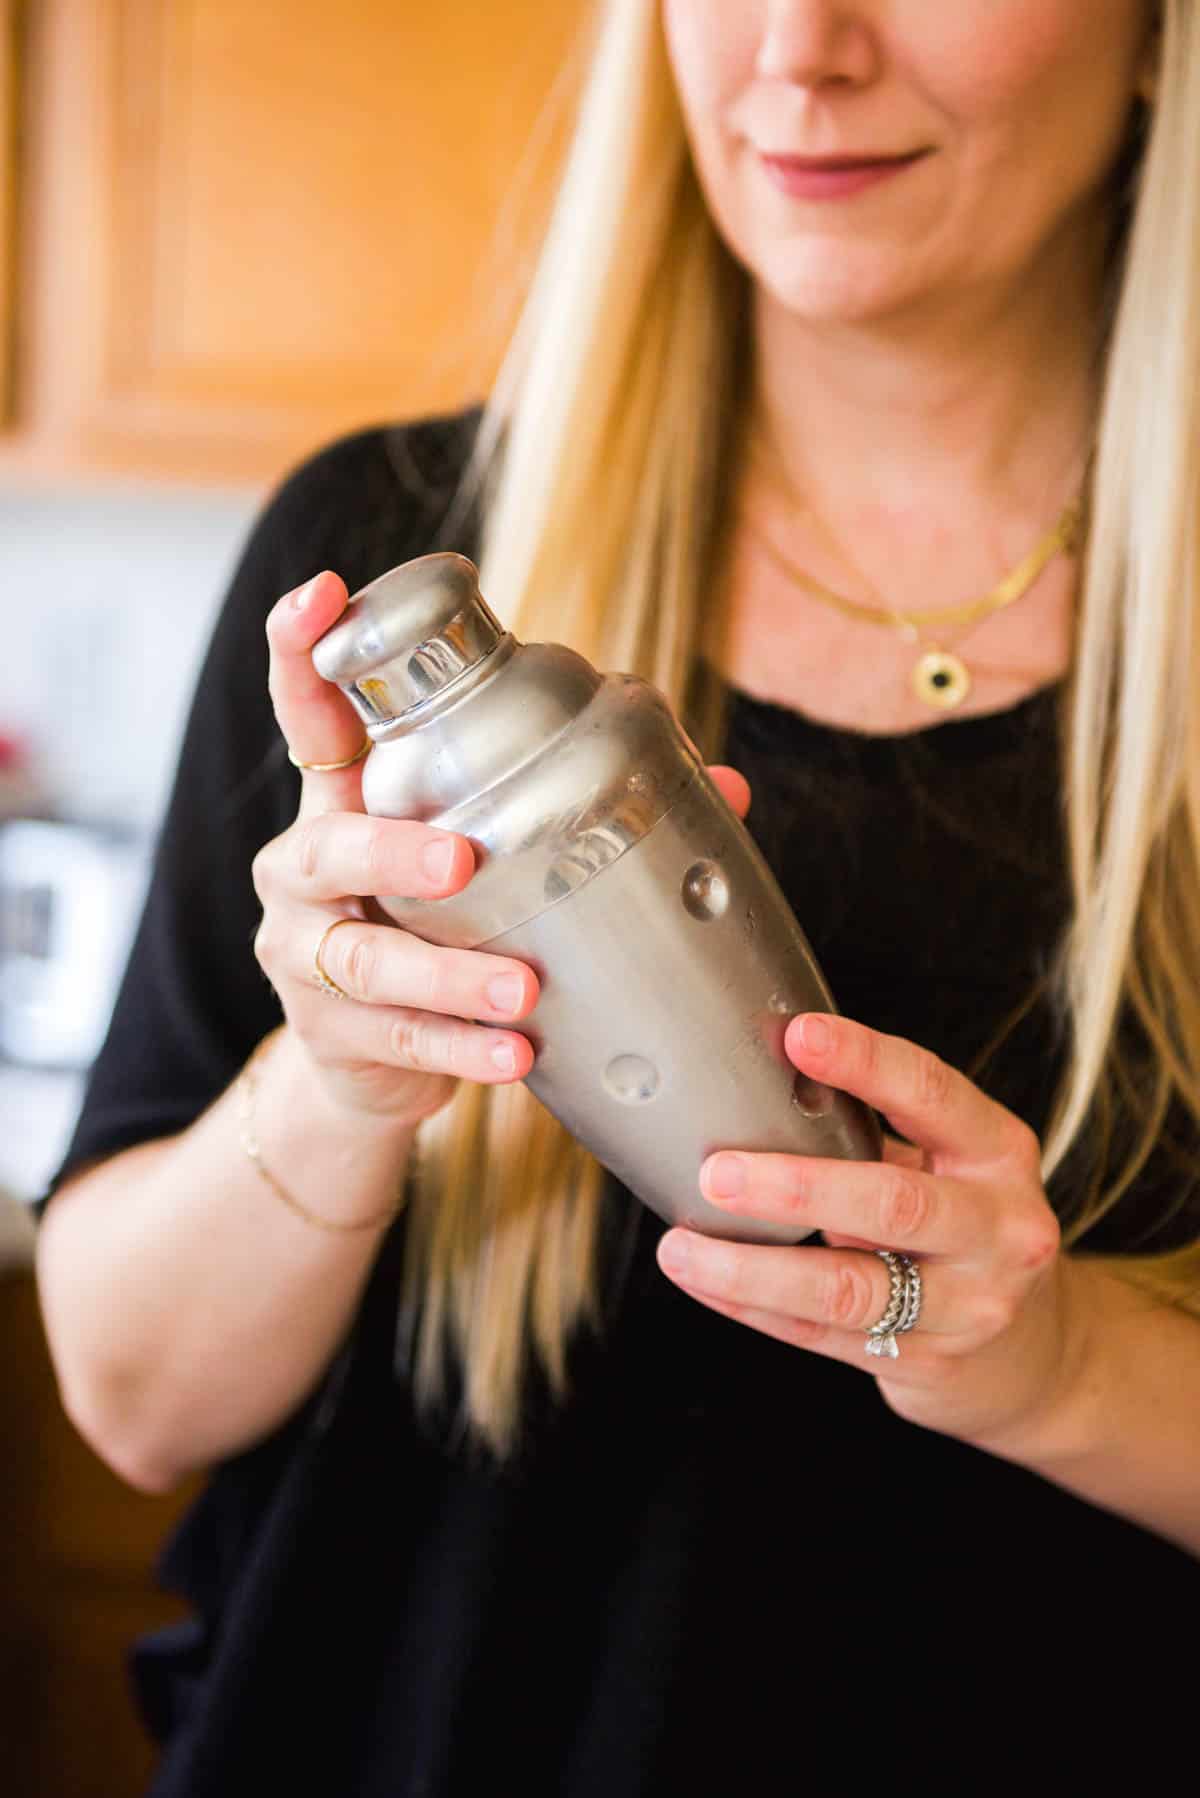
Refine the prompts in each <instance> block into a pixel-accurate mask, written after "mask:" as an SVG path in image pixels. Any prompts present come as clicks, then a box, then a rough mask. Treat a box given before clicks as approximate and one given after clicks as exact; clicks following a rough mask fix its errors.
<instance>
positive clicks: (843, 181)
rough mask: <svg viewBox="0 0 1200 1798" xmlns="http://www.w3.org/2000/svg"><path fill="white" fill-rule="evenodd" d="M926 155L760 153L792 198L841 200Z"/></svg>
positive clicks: (778, 184) (921, 152)
mask: <svg viewBox="0 0 1200 1798" xmlns="http://www.w3.org/2000/svg"><path fill="white" fill-rule="evenodd" d="M925 154H926V151H924V150H914V151H913V152H912V153H911V155H908V156H873V157H850V156H846V157H840V156H839V157H833V156H828V157H819V158H818V157H807V156H770V155H767V154H766V153H765V152H761V151H760V153H759V161H760V162H761V163H762V165H763V168H764V169H765V170H766V173H767V176H768V178H769V179H770V180H771V181H773V182H774V184H775V186H776V187H778V188H779V189H780V191H781V192H783V193H785V194H789V195H790V196H791V197H792V198H793V199H796V200H840V199H845V198H847V197H848V196H849V195H850V194H856V193H859V192H861V191H862V189H863V188H864V187H874V186H875V185H876V184H877V183H878V182H880V181H886V180H887V179H888V177H889V176H890V175H898V174H899V173H900V172H901V170H902V169H907V168H911V167H912V165H913V163H914V162H918V161H919V160H920V159H921V157H922V156H924V155H925Z"/></svg>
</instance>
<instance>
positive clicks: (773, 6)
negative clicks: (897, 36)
mask: <svg viewBox="0 0 1200 1798" xmlns="http://www.w3.org/2000/svg"><path fill="white" fill-rule="evenodd" d="M873 10H874V9H873V8H872V6H870V5H869V4H864V3H863V0H765V4H764V7H763V26H762V38H761V41H760V43H759V49H758V56H757V59H756V68H757V73H758V74H759V76H760V77H765V78H768V79H774V80H777V81H791V82H795V83H796V84H797V85H798V86H801V87H824V86H825V85H826V84H827V83H829V82H853V83H862V82H864V81H867V80H869V79H870V78H871V75H872V73H873V72H874V70H875V68H876V66H877V64H878V61H879V46H878V42H877V38H876V32H875V29H874V25H873V21H872V13H873Z"/></svg>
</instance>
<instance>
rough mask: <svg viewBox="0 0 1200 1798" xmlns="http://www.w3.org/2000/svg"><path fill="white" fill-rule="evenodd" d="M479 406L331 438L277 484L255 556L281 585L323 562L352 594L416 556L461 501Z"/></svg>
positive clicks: (261, 519)
mask: <svg viewBox="0 0 1200 1798" xmlns="http://www.w3.org/2000/svg"><path fill="white" fill-rule="evenodd" d="M481 418H482V407H481V406H479V405H472V406H468V407H464V408H462V409H461V410H458V411H453V412H445V413H431V414H425V415H422V416H419V417H416V418H409V419H401V420H396V421H392V422H387V423H379V424H374V425H369V426H364V427H361V428H359V429H356V430H354V431H349V432H346V433H344V434H342V435H341V436H338V437H335V438H332V439H330V440H329V441H328V442H326V443H323V444H321V445H320V446H319V447H318V448H316V449H314V450H312V451H311V452H310V453H309V454H307V455H305V456H304V457H302V458H301V459H300V460H299V461H297V462H296V463H295V464H294V465H293V466H292V467H291V468H290V469H289V470H288V471H287V472H286V473H285V474H284V475H283V476H282V477H281V478H280V479H279V480H278V481H277V483H276V484H275V486H274V488H273V489H272V490H271V491H270V492H269V494H268V496H267V499H266V501H265V503H264V505H263V507H262V509H261V511H260V513H259V515H258V518H257V521H256V524H255V529H254V536H255V538H256V540H257V545H256V546H257V549H258V551H259V552H260V554H263V555H265V556H270V557H271V558H272V559H274V560H276V561H277V562H278V563H279V564H281V565H282V578H283V579H285V580H288V579H289V578H290V576H291V574H292V572H293V571H294V572H295V578H296V581H297V582H299V581H300V580H304V579H307V578H308V576H309V575H310V574H311V573H312V572H313V571H314V569H315V567H316V566H317V565H318V564H319V563H321V562H328V563H329V564H330V565H331V566H334V567H336V568H337V569H338V572H339V573H341V574H342V575H343V576H344V578H346V579H347V581H348V583H349V584H350V585H351V587H352V588H353V586H355V585H357V584H360V583H361V582H362V581H363V580H366V579H369V578H371V575H372V574H373V573H378V572H380V571H381V569H382V568H384V567H387V566H389V565H390V563H394V562H396V561H400V560H403V559H404V557H405V556H407V555H416V554H420V553H421V551H422V550H423V548H425V547H426V539H427V538H428V537H429V536H430V535H431V534H433V533H436V532H437V530H438V529H439V527H440V526H441V525H442V523H443V521H444V520H445V518H446V515H447V513H448V511H449V509H450V508H451V506H452V505H453V504H454V502H455V500H456V498H457V497H458V495H459V490H460V487H461V484H462V477H463V475H464V473H465V472H466V469H467V466H468V462H469V459H470V455H471V450H472V448H473V446H474V442H475V436H476V433H477V430H478V427H479V422H480V419H481Z"/></svg>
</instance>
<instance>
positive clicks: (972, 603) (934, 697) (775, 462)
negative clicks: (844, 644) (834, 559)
mask: <svg viewBox="0 0 1200 1798" xmlns="http://www.w3.org/2000/svg"><path fill="white" fill-rule="evenodd" d="M752 448H753V449H754V450H755V452H756V460H758V462H759V463H760V466H763V467H765V469H766V471H767V473H768V474H769V475H770V477H771V480H772V484H773V485H774V486H775V488H776V490H777V491H778V492H781V493H782V494H783V497H784V498H785V499H787V500H788V501H789V503H790V504H791V505H793V506H794V507H795V508H796V509H797V510H803V509H804V508H803V507H801V506H800V503H799V501H798V499H797V497H796V495H795V492H794V490H793V489H792V487H791V484H790V482H789V481H788V479H787V475H786V472H785V471H784V469H783V462H782V457H781V456H780V455H779V452H778V451H777V450H776V451H774V453H773V455H771V456H767V455H765V454H764V452H763V450H762V448H761V447H760V446H759V445H758V443H757V441H753V442H752ZM1090 472H1091V458H1090V457H1089V459H1088V466H1087V471H1086V472H1085V475H1084V480H1083V486H1082V488H1081V491H1080V493H1079V495H1078V497H1077V498H1076V499H1073V500H1072V501H1071V502H1070V504H1069V505H1066V506H1064V507H1063V509H1062V511H1061V512H1060V513H1059V515H1058V517H1057V518H1056V519H1055V521H1054V523H1053V524H1052V525H1051V526H1050V529H1049V530H1048V531H1047V532H1046V534H1045V535H1044V536H1043V537H1042V538H1040V539H1039V541H1038V542H1037V543H1036V544H1035V545H1034V547H1033V548H1032V549H1031V550H1030V552H1029V554H1028V555H1027V556H1025V557H1024V558H1023V559H1022V560H1021V561H1020V562H1018V563H1017V566H1016V567H1015V568H1014V569H1013V570H1012V571H1011V573H1009V574H1006V575H1005V577H1004V579H1003V580H1002V581H1000V582H998V583H997V585H996V586H995V587H993V588H992V590H991V592H990V593H985V594H984V596H983V598H982V599H976V600H969V601H967V602H966V603H965V604H964V605H961V606H949V607H944V608H941V609H937V610H935V609H932V608H929V609H924V610H918V611H910V612H901V611H899V610H898V609H897V608H896V607H895V606H888V605H884V604H882V603H880V604H879V605H874V606H871V605H861V604H859V603H857V602H856V601H854V600H851V599H845V598H844V597H843V596H842V595H841V594H840V593H835V592H834V591H833V590H832V588H830V587H825V586H823V585H822V584H821V582H820V581H818V580H815V579H814V578H813V576H812V575H810V574H806V573H805V571H804V570H803V569H802V568H798V567H797V566H796V564H795V563H794V562H792V561H791V560H790V559H789V558H788V557H787V556H785V555H784V554H783V551H782V550H780V549H778V548H777V547H776V545H775V544H774V543H773V542H772V541H771V539H770V538H769V537H768V536H767V535H766V533H765V532H764V531H763V530H762V529H761V528H760V527H759V526H757V525H755V524H754V523H753V522H752V521H750V523H751V530H752V531H753V534H754V537H755V540H756V542H757V543H758V544H759V546H760V547H761V548H762V549H763V550H764V551H765V553H766V555H767V556H768V558H769V559H770V560H771V561H772V562H773V563H774V564H775V566H776V567H777V568H778V569H779V570H780V572H781V573H782V574H785V575H786V576H787V577H788V578H789V579H790V580H792V581H793V582H794V583H795V584H796V585H797V586H799V587H803V588H804V589H805V591H806V592H808V593H811V594H812V595H813V596H814V598H816V599H820V600H824V601H825V603H826V604H827V605H831V606H835V607H836V608H837V610H838V611H840V612H842V613H844V614H845V615H846V616H847V617H850V618H861V619H863V620H864V621H865V622H867V623H870V624H883V625H887V626H889V627H890V628H891V629H893V630H898V631H899V632H900V634H901V636H902V637H904V638H905V639H906V641H907V642H909V643H917V644H920V645H921V651H922V653H921V654H920V655H919V656H918V658H917V660H916V662H915V664H914V666H913V669H912V675H911V680H912V687H913V691H914V692H915V693H916V695H917V697H918V698H919V699H921V700H923V701H924V702H925V704H926V705H930V706H933V707H934V708H935V709H936V710H938V711H951V710H952V709H953V708H954V707H955V706H959V705H961V704H962V702H963V700H964V699H965V698H966V697H967V694H968V693H969V692H970V691H971V675H970V672H969V670H968V668H967V666H966V664H965V663H964V662H963V661H962V660H961V659H960V658H959V657H958V656H956V655H954V654H953V653H952V651H951V650H950V648H949V647H948V646H947V645H946V644H945V643H944V641H943V640H942V633H941V632H940V631H939V633H938V639H937V640H936V641H934V640H933V639H930V638H923V637H922V634H921V631H920V629H919V626H921V625H923V624H930V623H936V624H938V625H947V624H963V625H964V626H965V627H966V628H965V629H964V630H962V631H960V632H959V634H958V637H957V638H956V639H955V641H956V642H961V641H962V639H963V638H964V637H965V636H967V635H968V634H969V632H970V630H971V629H973V628H974V626H975V625H976V624H977V623H978V622H979V620H980V619H981V618H986V617H987V616H988V615H989V614H990V613H992V612H998V611H1000V609H1001V607H1003V606H1009V605H1012V603H1013V601H1014V600H1018V599H1020V598H1021V596H1022V594H1023V593H1026V592H1028V590H1029V588H1030V587H1031V586H1032V585H1033V583H1034V581H1035V580H1036V579H1037V577H1038V575H1039V574H1040V573H1041V572H1042V570H1043V568H1045V566H1046V564H1047V563H1048V562H1049V561H1050V560H1051V559H1052V558H1053V557H1054V556H1056V555H1057V554H1058V553H1059V551H1060V550H1061V551H1063V552H1065V553H1066V554H1068V555H1073V554H1075V553H1076V551H1077V550H1078V549H1079V547H1080V544H1081V543H1082V540H1083V520H1084V511H1085V495H1086V492H1087V484H1088V476H1089V475H1090ZM831 541H832V540H831ZM839 553H841V552H839ZM859 578H860V579H861V578H862V577H861V576H860V577H859ZM863 585H864V586H867V585H868V583H867V582H866V581H864V582H863ZM878 597H879V596H878V594H876V598H877V599H878Z"/></svg>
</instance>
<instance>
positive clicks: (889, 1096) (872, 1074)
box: [784, 1012, 1034, 1166]
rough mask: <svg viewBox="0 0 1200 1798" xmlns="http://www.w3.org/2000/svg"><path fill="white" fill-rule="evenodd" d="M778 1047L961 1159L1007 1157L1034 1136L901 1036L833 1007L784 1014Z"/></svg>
mask: <svg viewBox="0 0 1200 1798" xmlns="http://www.w3.org/2000/svg"><path fill="white" fill-rule="evenodd" d="M809 1018H816V1019H818V1020H819V1024H823V1025H824V1026H825V1031H826V1045H825V1047H823V1048H821V1047H818V1046H815V1045H814V1046H810V1044H809V1043H806V1041H805V1038H804V1034H803V1031H802V1026H803V1025H804V1023H805V1021H806V1020H807V1019H809ZM784 1048H785V1049H786V1051H787V1055H788V1059H789V1060H790V1061H791V1062H792V1063H793V1064H794V1066H796V1067H797V1068H800V1069H801V1070H802V1071H803V1072H804V1073H806V1074H809V1075H811V1076H812V1077H813V1078H815V1079H820V1080H822V1081H823V1082H825V1083H826V1084H828V1085H830V1086H836V1087H838V1088H840V1089H841V1090H842V1091H843V1092H848V1093H853V1094H854V1095H855V1097H857V1098H860V1099H865V1100H866V1102H867V1104H868V1105H873V1106H874V1107H875V1108H876V1110H877V1111H881V1112H882V1113H883V1115H884V1116H885V1117H886V1118H887V1120H888V1122H889V1123H890V1124H893V1125H894V1126H895V1128H896V1129H897V1130H899V1131H900V1132H901V1133H902V1134H903V1135H904V1136H907V1137H908V1138H909V1139H910V1140H911V1141H912V1142H913V1143H917V1144H919V1145H920V1146H921V1147H922V1148H923V1149H926V1150H930V1151H933V1152H935V1153H940V1154H944V1155H946V1156H949V1157H950V1158H952V1159H954V1160H957V1161H960V1162H962V1163H963V1164H968V1163H969V1164H971V1165H977V1166H981V1165H988V1164H991V1163H993V1162H998V1161H1004V1160H1008V1159H1010V1158H1012V1157H1015V1156H1018V1155H1021V1154H1023V1153H1024V1152H1025V1149H1026V1147H1027V1146H1030V1145H1031V1144H1032V1143H1033V1141H1034V1138H1033V1133H1032V1131H1031V1130H1030V1129H1029V1128H1028V1126H1027V1125H1026V1124H1025V1123H1024V1122H1023V1121H1022V1120H1021V1119H1020V1118H1018V1117H1016V1116H1015V1115H1014V1113H1012V1112H1011V1111H1009V1110H1008V1109H1007V1108H1006V1107H1005V1106H1003V1105H1001V1104H999V1103H998V1101H996V1100H995V1099H991V1098H989V1097H988V1095H987V1094H986V1093H985V1092H983V1091H981V1089H980V1088H979V1087H978V1086H976V1085H975V1083H974V1081H972V1080H968V1078H967V1076H966V1075H965V1074H962V1073H960V1072H959V1070H958V1069H957V1068H954V1067H951V1065H950V1063H949V1062H947V1061H943V1060H942V1059H941V1057H940V1056H938V1055H934V1054H933V1053H931V1051H930V1050H928V1049H922V1048H921V1047H920V1046H919V1045H918V1044H916V1043H911V1042H909V1041H907V1039H906V1038H904V1037H902V1036H888V1035H886V1034H885V1033H884V1032H883V1031H880V1030H871V1029H870V1028H869V1027H868V1026H867V1025H866V1024H860V1023H857V1022H856V1021H855V1020H854V1019H853V1018H847V1017H843V1016H841V1015H840V1014H831V1013H829V1012H819V1013H813V1012H804V1013H801V1014H800V1015H799V1016H798V1017H795V1018H792V1019H791V1020H790V1022H789V1024H788V1027H787V1030H786V1031H785V1033H784Z"/></svg>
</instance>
